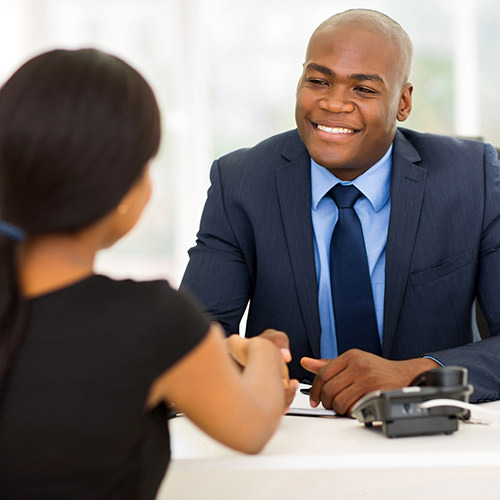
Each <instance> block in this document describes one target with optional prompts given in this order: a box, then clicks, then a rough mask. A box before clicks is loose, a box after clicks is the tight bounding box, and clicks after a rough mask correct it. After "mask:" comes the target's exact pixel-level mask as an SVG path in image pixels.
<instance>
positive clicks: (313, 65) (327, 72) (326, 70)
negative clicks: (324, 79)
mask: <svg viewBox="0 0 500 500" xmlns="http://www.w3.org/2000/svg"><path fill="white" fill-rule="evenodd" d="M308 69H312V70H314V71H319V72H320V73H323V74H324V75H328V76H333V75H334V73H333V71H332V70H331V69H330V68H327V67H326V66H322V65H321V64H317V63H309V64H308V65H307V66H306V70H308Z"/></svg>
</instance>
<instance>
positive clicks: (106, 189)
mask: <svg viewBox="0 0 500 500" xmlns="http://www.w3.org/2000/svg"><path fill="white" fill-rule="evenodd" d="M159 143H160V115H159V110H158V105H157V102H156V99H155V97H154V94H153V91H152V90H151V88H150V86H149V85H148V83H147V82H146V81H145V80H144V78H143V77H142V76H141V75H140V74H139V73H138V72H137V71H136V70H135V69H133V68H132V67H131V66H129V65H128V64H127V63H125V62H124V61H122V60H121V59H119V58H117V57H114V56H112V55H109V54H105V53H103V52H100V51H98V50H95V49H81V50H53V51H50V52H46V53H43V54H41V55H38V56H36V57H34V58H33V59H31V60H29V61H28V62H26V63H25V64H24V65H23V66H21V67H20V68H19V69H18V70H17V71H16V72H15V73H14V74H13V75H12V77H11V78H10V79H9V80H8V81H7V82H6V83H5V84H4V86H3V87H2V88H1V89H0V221H6V222H8V223H10V224H13V225H15V226H17V227H18V228H20V229H21V230H22V231H24V232H25V233H26V235H27V237H28V238H29V236H30V235H36V234H43V233H63V232H72V231H75V230H78V229H81V228H83V227H85V226H87V225H89V224H91V223H92V222H94V221H97V220H98V219H100V218H101V217H103V216H104V215H106V214H107V213H108V212H110V211H111V210H112V209H113V208H114V207H116V206H117V205H118V203H119V202H120V200H121V199H122V197H123V196H124V195H125V194H126V193H127V191H128V190H129V189H130V187H131V186H132V185H133V184H134V182H135V181H136V180H137V179H139V177H140V175H141V174H142V172H143V169H144V166H145V165H146V164H147V163H148V161H149V160H150V159H151V158H152V157H153V156H154V155H155V154H156V152H157V150H158V147H159ZM16 244H17V243H16V242H15V241H14V240H13V239H12V238H9V237H7V236H5V235H2V234H0V394H1V392H2V388H3V387H4V386H5V381H6V378H7V375H8V372H9V370H10V367H11V366H12V363H13V360H14V358H15V354H16V351H17V350H18V348H19V346H20V344H21V342H22V337H23V330H24V325H25V324H26V320H27V315H28V311H27V302H26V301H24V300H23V298H22V296H21V293H20V290H19V286H18V282H17V270H16V267H15V254H16Z"/></svg>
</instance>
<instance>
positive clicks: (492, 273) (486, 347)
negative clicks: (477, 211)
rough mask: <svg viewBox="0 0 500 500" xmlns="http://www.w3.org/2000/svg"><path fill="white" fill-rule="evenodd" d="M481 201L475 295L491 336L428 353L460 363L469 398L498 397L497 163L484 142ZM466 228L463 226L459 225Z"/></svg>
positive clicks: (499, 269) (499, 182)
mask: <svg viewBox="0 0 500 500" xmlns="http://www.w3.org/2000/svg"><path fill="white" fill-rule="evenodd" d="M484 158H485V160H484V189H485V204H484V218H483V227H482V236H481V244H480V253H479V269H478V281H477V298H478V301H479V304H480V306H481V309H482V311H483V313H484V316H485V318H486V320H487V322H488V327H489V330H490V333H491V337H490V338H488V339H484V340H481V341H479V342H475V343H471V344H467V345H465V346H462V347H456V348H453V349H447V350H444V351H439V352H434V353H429V354H430V355H431V356H433V357H435V358H437V359H439V360H440V361H441V362H442V363H444V364H445V365H460V366H464V367H466V368H467V369H468V371H469V381H470V383H472V384H473V386H474V393H473V395H472V397H471V400H472V401H475V402H479V401H488V400H496V399H500V162H499V160H498V156H497V152H496V151H495V149H494V148H493V147H492V146H489V145H487V146H486V148H485V155H484ZM463 229H464V231H466V230H467V228H466V227H464V228H463Z"/></svg>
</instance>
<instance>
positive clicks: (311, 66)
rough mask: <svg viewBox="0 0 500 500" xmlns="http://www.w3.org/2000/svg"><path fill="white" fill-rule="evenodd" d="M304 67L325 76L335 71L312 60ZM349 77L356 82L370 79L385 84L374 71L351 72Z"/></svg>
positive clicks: (333, 73) (332, 74)
mask: <svg viewBox="0 0 500 500" xmlns="http://www.w3.org/2000/svg"><path fill="white" fill-rule="evenodd" d="M305 69H306V70H308V69H310V70H313V71H318V72H319V73H323V74H324V75H327V76H335V72H334V71H333V70H331V69H330V68H328V67H327V66H323V65H321V64H318V63H314V62H312V63H309V64H308V65H307V66H306V68H305ZM349 78H350V79H351V80H356V81H357V82H366V81H370V82H379V83H382V84H384V85H385V81H384V79H383V78H382V77H381V76H380V75H377V74H376V73H373V74H369V73H353V74H351V75H349Z"/></svg>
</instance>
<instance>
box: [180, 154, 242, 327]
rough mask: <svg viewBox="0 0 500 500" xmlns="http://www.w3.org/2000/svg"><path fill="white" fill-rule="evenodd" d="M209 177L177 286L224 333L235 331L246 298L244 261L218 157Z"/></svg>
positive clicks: (231, 204) (231, 203)
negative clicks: (218, 324) (208, 185)
mask: <svg viewBox="0 0 500 500" xmlns="http://www.w3.org/2000/svg"><path fill="white" fill-rule="evenodd" d="M210 181H211V186H210V188H209V190H208V197H207V201H206V203H205V207H204V209H203V214H202V217H201V222H200V229H199V232H198V234H197V240H196V245H195V246H194V247H193V248H191V249H190V250H189V263H188V266H187V268H186V271H185V273H184V277H183V279H182V282H181V288H185V289H187V290H188V291H189V292H190V293H191V294H193V295H194V296H195V297H196V298H197V299H198V300H199V301H200V303H201V305H202V306H203V307H204V308H205V310H206V311H207V312H208V313H209V314H211V315H212V316H213V317H214V319H216V320H217V321H219V322H220V323H221V325H222V327H223V328H224V329H225V330H226V332H227V333H228V334H230V333H237V332H238V331H239V323H240V320H241V318H242V316H243V313H244V311H245V308H246V306H247V303H248V300H249V298H250V278H249V271H248V262H247V259H246V258H245V256H244V252H243V250H242V248H241V244H240V242H239V241H238V238H237V235H236V233H235V230H234V228H235V227H237V226H239V225H240V222H236V221H235V214H234V210H233V209H234V200H232V199H230V198H232V197H233V196H232V195H230V196H229V195H228V192H230V193H234V189H232V187H234V186H229V187H227V184H230V182H229V181H228V182H226V189H224V186H223V179H222V174H221V168H220V164H219V161H215V162H214V163H213V165H212V168H211V171H210ZM231 217H233V220H231ZM239 229H241V228H239Z"/></svg>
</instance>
